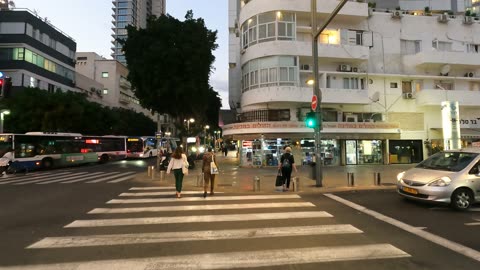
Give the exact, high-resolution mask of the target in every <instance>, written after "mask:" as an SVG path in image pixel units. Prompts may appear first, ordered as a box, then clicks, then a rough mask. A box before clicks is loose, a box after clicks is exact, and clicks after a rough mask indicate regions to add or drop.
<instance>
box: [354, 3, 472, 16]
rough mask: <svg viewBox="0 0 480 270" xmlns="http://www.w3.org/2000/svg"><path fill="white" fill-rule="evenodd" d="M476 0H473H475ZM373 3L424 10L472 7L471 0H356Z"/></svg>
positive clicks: (462, 10) (455, 11) (445, 10)
mask: <svg viewBox="0 0 480 270" xmlns="http://www.w3.org/2000/svg"><path fill="white" fill-rule="evenodd" d="M475 1H476V0H473V2H475ZM357 2H369V3H375V7H376V8H380V9H387V8H388V9H390V10H394V9H397V8H400V9H401V10H410V11H424V10H425V8H426V7H428V10H429V11H434V12H448V11H451V12H452V13H455V14H457V13H463V12H465V11H466V10H468V9H469V8H471V7H472V0H435V1H432V0H369V1H357Z"/></svg>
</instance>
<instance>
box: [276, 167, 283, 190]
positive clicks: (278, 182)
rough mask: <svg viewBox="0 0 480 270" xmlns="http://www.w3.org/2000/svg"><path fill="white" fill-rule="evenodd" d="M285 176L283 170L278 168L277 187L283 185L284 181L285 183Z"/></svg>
mask: <svg viewBox="0 0 480 270" xmlns="http://www.w3.org/2000/svg"><path fill="white" fill-rule="evenodd" d="M284 182H285V181H284V178H283V175H282V170H280V169H279V170H278V172H277V179H276V180H275V186H276V187H281V186H283V183H284Z"/></svg>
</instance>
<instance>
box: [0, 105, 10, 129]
mask: <svg viewBox="0 0 480 270" xmlns="http://www.w3.org/2000/svg"><path fill="white" fill-rule="evenodd" d="M9 114H10V110H1V111H0V133H3V119H4V118H3V116H4V115H9Z"/></svg>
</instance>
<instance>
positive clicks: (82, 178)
mask: <svg viewBox="0 0 480 270" xmlns="http://www.w3.org/2000/svg"><path fill="white" fill-rule="evenodd" d="M102 173H103V172H96V173H90V174H89V175H88V177H91V176H94V175H97V174H102ZM79 178H80V179H79ZM85 178H86V177H85V175H83V174H82V175H78V176H75V177H69V178H62V179H55V180H52V181H46V182H40V183H37V185H46V184H51V183H57V182H63V181H65V180H70V179H77V180H70V181H84V180H85ZM78 179H79V180H78ZM87 179H88V178H87Z"/></svg>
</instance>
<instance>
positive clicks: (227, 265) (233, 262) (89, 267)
mask: <svg viewBox="0 0 480 270" xmlns="http://www.w3.org/2000/svg"><path fill="white" fill-rule="evenodd" d="M407 257H410V255H409V254H408V253H405V252H404V251H402V250H400V249H398V248H396V247H394V246H392V245H390V244H370V245H354V246H339V247H332V246H328V247H323V246H320V247H313V248H298V249H274V250H263V251H240V252H224V253H207V254H195V255H193V254H189V255H179V256H163V257H152V258H132V259H115V260H101V261H100V260H99V261H90V262H72V263H56V264H54V265H52V264H50V265H48V264H43V265H42V264H40V265H38V264H37V265H29V266H28V269H29V270H40V269H42V270H44V269H62V270H105V269H125V270H126V269H128V270H147V269H156V270H162V269H167V270H180V269H184V270H187V269H188V270H191V269H233V268H253V267H273V266H282V265H297V264H308V263H325V262H338V261H353V260H373V259H394V258H407ZM23 267H24V266H10V267H9V266H7V267H6V268H3V269H5V270H16V269H25V268H23Z"/></svg>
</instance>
